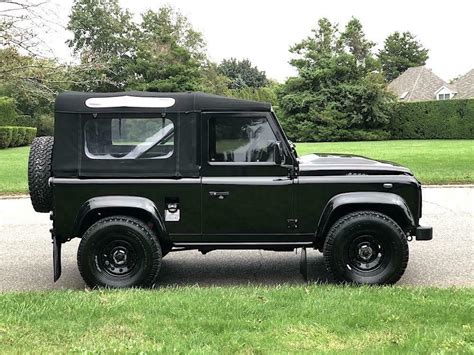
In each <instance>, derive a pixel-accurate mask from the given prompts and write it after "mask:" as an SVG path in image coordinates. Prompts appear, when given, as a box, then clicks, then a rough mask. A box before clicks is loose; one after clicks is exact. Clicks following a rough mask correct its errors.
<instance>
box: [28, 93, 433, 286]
mask: <svg viewBox="0 0 474 355" xmlns="http://www.w3.org/2000/svg"><path fill="white" fill-rule="evenodd" d="M55 111H56V113H55V127H54V128H55V129H54V135H55V137H54V139H53V138H52V137H41V138H37V139H35V141H34V142H33V144H32V146H31V152H30V159H29V189H30V195H31V200H32V203H33V207H34V208H35V210H36V211H38V212H51V219H52V221H53V228H52V229H51V234H52V238H53V245H54V248H53V255H54V256H53V259H54V279H55V281H56V280H57V279H58V278H59V276H60V274H61V266H60V265H61V264H60V258H61V256H60V251H61V245H62V243H65V242H67V241H69V240H71V239H72V238H81V242H80V246H79V250H78V253H77V261H78V265H79V271H80V272H81V275H82V276H83V278H84V280H85V282H86V283H87V284H88V285H89V286H91V287H95V286H106V287H133V286H137V287H147V286H152V285H154V284H155V283H156V282H157V277H158V273H159V270H160V264H161V259H162V258H163V257H164V256H165V255H166V254H167V253H169V252H173V251H178V250H188V249H197V250H199V251H201V252H203V253H206V252H209V251H211V250H215V249H265V250H276V251H293V250H295V249H296V248H303V249H304V248H315V249H318V250H320V251H321V252H322V253H323V254H324V259H325V262H326V265H327V268H328V269H329V271H330V272H331V274H332V275H333V276H334V278H335V279H336V280H338V281H342V282H350V283H357V284H390V283H394V282H396V281H397V280H399V279H400V277H401V276H402V274H403V272H404V271H405V268H406V266H407V262H408V244H407V241H409V240H411V239H412V238H413V237H415V238H416V239H418V240H430V239H431V238H432V229H431V228H429V227H420V226H419V224H418V221H419V219H420V217H421V186H420V183H419V182H418V181H417V180H416V179H415V177H414V176H413V175H412V173H411V172H410V171H409V170H408V169H407V168H404V167H402V166H399V165H396V164H393V163H389V162H381V161H375V160H370V159H367V158H363V157H360V156H352V155H334V154H310V155H306V156H303V157H298V156H297V154H296V151H295V149H294V147H293V145H292V143H291V142H289V141H288V140H287V138H286V136H285V133H284V132H283V130H282V128H281V127H280V125H279V123H278V121H277V119H276V117H275V114H274V113H273V111H272V109H271V106H270V105H269V104H267V103H261V102H252V101H244V100H237V99H231V98H226V97H220V96H214V95H207V94H201V93H143V92H130V93H111V94H103V93H102V94H95V93H76V92H68V93H64V94H61V95H59V96H58V98H57V100H56V108H55ZM304 250H305V249H304Z"/></svg>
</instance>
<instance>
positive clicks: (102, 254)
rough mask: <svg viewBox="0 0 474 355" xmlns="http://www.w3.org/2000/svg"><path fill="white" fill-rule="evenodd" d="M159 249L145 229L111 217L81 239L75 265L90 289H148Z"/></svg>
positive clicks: (140, 224) (134, 222) (155, 274)
mask: <svg viewBox="0 0 474 355" xmlns="http://www.w3.org/2000/svg"><path fill="white" fill-rule="evenodd" d="M161 258H162V256H161V247H160V244H159V242H158V239H157V238H156V236H155V235H154V234H153V232H152V231H151V229H150V228H148V226H147V225H146V224H145V223H143V222H141V221H139V220H137V219H135V218H132V217H124V216H113V217H107V218H104V219H102V220H100V221H98V222H96V223H95V224H93V225H92V226H91V227H90V228H89V229H88V230H87V231H86V232H85V233H84V236H83V237H82V240H81V243H80V245H79V249H78V252H77V263H78V267H79V271H80V273H81V275H82V278H83V279H84V281H85V282H86V283H87V285H88V286H89V287H91V288H94V287H110V288H128V287H151V286H153V285H154V284H155V282H156V279H157V277H158V273H159V271H160V266H161Z"/></svg>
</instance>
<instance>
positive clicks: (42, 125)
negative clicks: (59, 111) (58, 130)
mask: <svg viewBox="0 0 474 355" xmlns="http://www.w3.org/2000/svg"><path fill="white" fill-rule="evenodd" d="M37 127H38V137H42V136H52V135H53V133H54V120H53V117H52V116H49V115H41V116H40V117H39V119H38V126H37Z"/></svg>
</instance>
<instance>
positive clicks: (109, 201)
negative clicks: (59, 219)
mask: <svg viewBox="0 0 474 355" xmlns="http://www.w3.org/2000/svg"><path fill="white" fill-rule="evenodd" d="M113 215H125V216H130V217H135V218H137V219H139V220H141V221H143V222H144V223H147V224H148V225H149V227H151V228H152V229H153V231H154V232H155V233H156V235H157V236H158V237H159V238H160V239H162V240H164V241H166V240H167V237H168V233H167V231H166V226H165V224H164V222H163V218H162V216H161V214H160V212H159V210H158V208H157V207H156V205H155V203H154V202H153V201H151V200H149V199H147V198H144V197H138V196H100V197H94V198H91V199H89V200H87V201H86V202H85V203H84V204H83V205H82V206H81V208H80V209H79V212H78V214H77V216H76V219H75V222H74V229H73V235H74V236H77V237H81V236H82V235H83V234H84V232H85V231H86V230H87V229H88V228H89V227H90V226H91V225H93V224H94V223H95V222H97V221H98V220H100V219H102V218H105V217H110V216H113Z"/></svg>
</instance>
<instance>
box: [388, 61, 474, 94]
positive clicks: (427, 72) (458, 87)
mask: <svg viewBox="0 0 474 355" xmlns="http://www.w3.org/2000/svg"><path fill="white" fill-rule="evenodd" d="M388 88H389V90H390V91H392V92H393V93H394V94H395V95H397V97H398V99H399V100H400V101H406V102H413V101H429V100H450V99H470V98H474V69H473V70H471V71H469V72H468V73H467V74H465V75H463V76H461V77H459V78H458V79H456V81H454V82H453V83H451V84H449V83H447V82H446V81H444V80H443V79H441V78H440V77H439V76H437V75H436V74H435V73H433V72H432V71H431V69H428V68H426V67H424V66H420V67H413V68H408V69H407V70H406V71H405V72H404V73H403V74H401V75H400V76H399V77H397V78H396V79H395V80H393V81H392V82H391V83H390V84H389V85H388Z"/></svg>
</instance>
